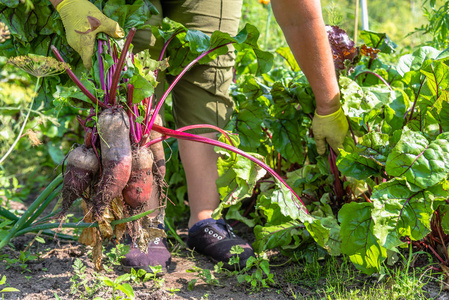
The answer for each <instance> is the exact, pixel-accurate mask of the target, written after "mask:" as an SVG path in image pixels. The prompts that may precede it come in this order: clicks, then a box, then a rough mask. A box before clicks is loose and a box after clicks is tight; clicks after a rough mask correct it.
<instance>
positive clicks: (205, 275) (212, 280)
mask: <svg viewBox="0 0 449 300" xmlns="http://www.w3.org/2000/svg"><path fill="white" fill-rule="evenodd" d="M186 272H187V273H197V274H196V275H195V276H196V277H197V278H195V279H192V280H190V281H189V284H188V286H187V289H188V290H189V291H193V288H194V286H195V284H196V283H197V282H198V280H199V279H201V280H202V281H204V282H205V283H206V284H208V285H213V286H219V285H220V281H219V280H218V278H216V277H215V276H214V275H213V274H212V272H211V271H210V270H208V269H201V268H199V267H196V266H194V267H193V268H191V269H188V270H186Z"/></svg>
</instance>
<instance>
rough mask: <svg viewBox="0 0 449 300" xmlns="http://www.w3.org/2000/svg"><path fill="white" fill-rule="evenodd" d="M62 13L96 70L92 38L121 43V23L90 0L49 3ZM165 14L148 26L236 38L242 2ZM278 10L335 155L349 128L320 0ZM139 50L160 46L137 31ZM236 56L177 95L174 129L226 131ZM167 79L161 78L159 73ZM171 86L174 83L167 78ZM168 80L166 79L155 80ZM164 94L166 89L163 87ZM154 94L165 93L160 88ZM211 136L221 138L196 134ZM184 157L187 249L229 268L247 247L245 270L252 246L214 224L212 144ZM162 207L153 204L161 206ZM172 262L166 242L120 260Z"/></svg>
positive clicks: (192, 0) (282, 2)
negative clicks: (171, 24) (175, 25)
mask: <svg viewBox="0 0 449 300" xmlns="http://www.w3.org/2000/svg"><path fill="white" fill-rule="evenodd" d="M50 1H51V3H52V4H53V6H54V7H55V8H56V9H57V11H58V12H59V14H60V16H61V18H62V21H63V23H64V27H65V30H66V34H67V40H68V43H69V44H70V45H71V46H72V47H73V48H74V49H75V50H76V51H77V52H78V53H79V54H80V55H81V58H82V59H83V62H84V65H85V66H87V67H90V66H91V56H92V54H93V51H94V50H93V49H94V42H95V35H96V34H97V33H98V32H105V33H107V34H109V35H110V36H112V37H115V38H118V37H123V35H124V34H123V31H122V30H121V28H120V27H119V26H118V24H117V23H116V22H114V21H112V20H111V19H109V18H107V17H106V16H104V15H103V14H102V13H101V12H100V11H99V10H98V9H97V8H96V7H95V6H94V5H93V4H91V3H90V2H89V1H88V0H50ZM151 2H152V3H153V4H154V5H155V7H156V8H157V10H158V11H159V12H160V14H159V15H157V16H152V17H151V19H150V20H149V22H150V24H151V25H158V24H161V22H162V19H163V18H164V17H168V18H170V19H172V20H174V21H177V22H179V23H182V24H184V25H185V26H186V27H187V28H189V29H197V30H201V31H203V32H205V33H207V34H211V33H212V32H214V31H215V30H220V31H223V32H227V33H229V34H231V35H235V34H237V30H238V25H239V20H240V15H241V6H242V0H176V1H174V0H152V1H151ZM272 7H273V12H274V14H275V17H276V19H277V21H278V23H279V25H280V26H281V28H282V30H283V32H284V35H285V38H286V40H287V42H288V44H289V45H290V48H291V50H292V52H293V54H294V56H295V58H296V60H297V61H298V63H299V65H300V67H301V70H302V71H303V72H304V74H305V75H306V76H307V79H308V80H309V83H310V85H311V87H312V89H313V92H314V95H315V99H316V113H315V117H314V119H313V124H312V127H313V133H314V137H315V141H316V145H317V150H318V153H319V154H324V153H325V151H326V142H327V143H329V145H330V146H331V147H332V148H333V149H334V151H338V147H339V146H341V145H342V143H343V139H344V137H345V135H346V132H347V130H348V124H347V121H346V117H345V115H344V112H343V110H342V109H341V107H340V93H339V88H338V84H337V80H336V76H335V70H334V64H333V60H332V54H331V50H330V46H329V43H328V39H327V35H326V31H325V28H324V22H323V19H322V14H321V6H320V1H319V0H273V1H272ZM133 44H134V50H133V51H134V52H135V53H136V52H138V51H141V50H143V49H148V48H149V49H150V53H151V55H152V57H158V56H159V53H158V52H160V50H161V48H162V43H161V42H160V41H156V40H155V38H154V37H153V36H152V34H151V30H150V29H147V30H141V31H138V32H137V33H136V35H135V37H134V39H133ZM233 65H234V52H233V50H232V49H230V51H229V52H228V53H227V54H226V55H221V56H219V57H218V58H217V59H216V60H214V61H213V62H210V63H208V64H206V65H196V66H194V67H193V68H192V69H191V70H190V71H189V72H188V73H187V74H186V75H185V76H184V77H183V79H182V80H181V81H180V82H179V83H178V84H177V85H176V88H175V89H174V90H173V115H174V119H175V122H176V126H177V127H182V126H186V125H192V124H213V125H216V126H218V127H224V126H225V125H226V123H227V122H228V121H229V119H230V117H231V114H232V112H233V102H232V100H231V98H230V96H229V92H228V89H229V86H230V83H231V80H232V67H233ZM161 76H164V74H161ZM166 80H168V81H169V82H170V80H173V78H171V77H169V76H166ZM158 81H159V82H163V78H162V77H160V78H158ZM158 87H159V88H160V89H163V88H164V84H163V83H160V84H159V85H158ZM156 94H157V95H162V92H161V91H160V90H159V91H158V90H156ZM194 133H197V134H201V135H203V136H205V137H208V138H213V139H215V138H216V133H214V132H211V131H208V130H204V129H202V130H197V131H196V132H194ZM178 143H179V152H180V156H181V160H182V163H183V166H184V170H185V173H186V178H187V189H188V199H189V205H190V219H189V224H188V226H189V232H188V241H187V245H188V246H189V248H191V249H195V250H197V251H198V252H200V253H202V254H205V255H206V256H209V257H210V258H211V259H212V260H214V261H223V262H224V263H225V264H226V262H228V260H229V258H230V257H231V254H230V249H231V247H232V246H234V245H240V246H241V247H243V249H244V252H243V253H242V254H240V255H239V256H240V263H241V266H242V267H243V266H245V265H246V260H247V259H248V258H249V257H250V256H252V255H254V252H253V250H252V248H251V246H250V245H249V244H248V243H247V242H246V241H244V240H243V239H241V238H240V237H238V236H236V235H235V234H234V233H233V232H232V229H231V227H230V226H229V225H227V224H226V223H225V221H224V220H222V219H220V220H214V219H212V218H211V214H212V212H213V211H214V210H215V209H216V208H217V207H218V205H219V203H220V198H219V194H218V192H217V188H216V185H215V181H216V180H217V178H218V172H217V158H218V155H217V153H215V151H214V148H213V146H210V145H206V144H201V143H195V142H190V141H185V140H179V141H178ZM158 204H159V203H154V205H153V204H152V205H153V207H157V206H158ZM170 260H171V256H170V252H169V251H168V249H167V247H166V244H165V241H159V240H156V241H153V242H151V243H150V244H149V245H148V253H147V254H146V253H141V252H140V251H139V250H138V249H137V248H134V247H132V248H131V251H130V252H129V254H128V255H127V256H126V257H125V258H124V259H123V260H122V264H123V265H124V266H126V267H128V268H130V267H133V268H135V269H139V268H144V269H148V265H152V266H156V265H161V266H162V267H163V268H166V267H168V265H169V264H170Z"/></svg>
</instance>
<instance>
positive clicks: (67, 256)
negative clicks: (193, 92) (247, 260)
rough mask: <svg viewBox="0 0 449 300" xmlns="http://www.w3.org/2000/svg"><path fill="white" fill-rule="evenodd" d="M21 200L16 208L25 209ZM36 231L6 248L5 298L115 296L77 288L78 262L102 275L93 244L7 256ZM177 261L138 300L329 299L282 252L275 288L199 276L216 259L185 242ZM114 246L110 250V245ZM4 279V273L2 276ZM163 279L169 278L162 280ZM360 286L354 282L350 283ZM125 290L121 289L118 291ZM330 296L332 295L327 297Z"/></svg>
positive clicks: (440, 295)
mask: <svg viewBox="0 0 449 300" xmlns="http://www.w3.org/2000/svg"><path fill="white" fill-rule="evenodd" d="M24 208H25V207H20V205H16V207H15V209H24ZM236 232H237V233H238V234H240V235H243V237H244V238H248V239H250V238H251V235H252V234H251V233H250V231H249V230H247V231H246V232H244V231H242V230H239V228H237V229H236ZM178 234H179V235H180V237H181V238H185V237H186V230H185V229H184V230H179V231H178ZM33 238H34V235H25V236H21V237H17V238H15V239H14V240H12V242H11V244H12V246H7V247H5V248H4V249H2V250H1V251H0V259H1V261H0V277H3V275H5V276H6V284H5V285H3V286H1V287H0V290H1V289H2V288H5V287H6V286H9V287H13V288H16V289H18V290H19V292H7V293H3V297H4V299H24V300H38V299H39V300H44V299H93V298H95V297H101V298H102V299H112V296H113V294H112V289H111V288H110V287H108V286H106V285H104V284H103V285H102V286H100V288H99V289H98V291H97V292H96V293H95V294H94V295H93V296H92V297H88V296H87V295H88V294H87V292H86V290H85V288H84V287H82V285H80V286H79V287H78V288H76V289H73V287H74V286H75V284H76V283H78V284H79V283H80V280H73V278H74V276H75V275H76V274H75V270H74V263H75V260H77V259H79V260H80V261H81V262H82V263H83V265H84V266H86V268H85V270H84V271H83V272H82V273H83V275H85V278H86V279H87V282H88V286H90V287H91V288H92V287H93V285H94V283H95V282H96V280H95V278H98V274H96V273H95V271H94V265H93V263H92V261H91V257H90V249H91V248H90V247H86V246H84V245H81V244H79V243H77V242H73V241H71V242H67V241H63V240H55V239H52V238H47V237H45V238H44V240H45V243H39V242H34V243H33V246H32V247H31V248H30V250H29V251H30V253H31V254H32V255H35V256H36V257H35V258H34V259H32V260H29V261H26V262H25V265H21V264H20V263H11V262H10V261H9V262H8V261H7V260H6V259H13V258H19V255H20V253H21V252H20V251H24V250H25V248H26V247H27V245H28V244H29V243H30V241H32V240H33ZM171 250H172V256H173V257H172V260H173V261H172V264H171V267H170V269H169V271H168V273H166V274H165V275H164V276H163V277H159V278H158V280H159V281H160V282H161V283H160V286H158V285H157V282H156V281H155V280H149V281H147V282H146V283H144V284H142V283H131V282H130V284H131V285H132V287H133V289H134V293H135V298H136V299H192V300H195V299H198V300H199V299H220V300H222V299H234V300H236V299H256V300H258V299H311V298H314V299H320V298H321V299H324V297H325V294H323V293H322V292H319V291H318V290H320V289H322V288H323V287H324V285H325V282H324V281H323V280H321V279H320V280H319V281H317V282H316V283H315V284H310V283H309V282H307V281H298V282H297V283H295V284H294V283H291V281H288V280H286V276H285V274H286V272H288V271H289V270H292V269H294V268H298V267H299V266H298V264H297V263H291V262H289V261H288V259H287V258H286V257H284V256H282V255H280V254H279V253H278V252H276V251H273V252H270V253H269V256H270V264H271V265H273V266H274V265H280V267H273V268H271V269H270V272H271V273H272V274H274V282H275V284H270V287H269V288H263V289H260V290H259V291H253V290H252V289H251V286H250V285H249V284H243V283H242V284H239V283H238V281H237V278H236V276H231V277H230V276H227V275H224V274H215V276H216V278H218V280H219V283H218V285H211V284H206V283H205V282H204V281H202V280H201V279H199V278H198V276H197V275H198V272H187V270H189V269H192V268H194V267H197V268H201V269H208V270H211V271H212V273H213V270H214V264H213V263H212V262H211V261H209V260H208V259H207V258H206V257H204V256H202V255H200V254H198V253H196V252H192V251H189V250H188V249H181V248H180V247H179V244H177V243H174V246H173V247H172V249H171ZM106 251H108V250H106ZM122 274H124V272H123V270H122V269H121V267H120V266H119V265H117V266H112V267H111V270H110V272H106V271H102V272H101V274H100V275H103V276H107V277H109V278H111V279H112V280H114V279H115V278H117V277H118V276H120V275H122ZM0 279H1V278H0ZM194 279H198V281H197V283H196V284H195V285H194V288H193V289H192V290H189V288H188V286H189V282H190V281H192V280H194ZM376 280H377V279H375V278H373V277H370V276H365V277H363V278H360V280H359V282H360V284H359V286H357V287H356V288H359V289H363V288H364V286H363V285H366V286H373V285H375V284H376ZM162 281H163V282H162ZM347 288H348V289H349V288H351V289H352V288H354V287H353V286H349V285H348V287H347ZM425 289H426V290H427V291H428V294H427V295H428V296H429V297H428V298H429V299H440V300H443V299H449V294H448V293H446V292H442V291H441V289H440V287H439V285H438V284H436V283H434V282H433V281H432V282H431V283H429V284H428V285H427V286H426V287H425ZM119 294H120V295H123V294H122V293H121V292H118V291H116V295H119ZM325 299H330V298H327V297H326V298H325Z"/></svg>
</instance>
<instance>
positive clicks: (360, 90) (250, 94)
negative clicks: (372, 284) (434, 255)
mask: <svg viewBox="0 0 449 300" xmlns="http://www.w3.org/2000/svg"><path fill="white" fill-rule="evenodd" d="M18 5H19V4H18ZM369 5H370V6H369V12H370V22H371V29H372V30H374V31H380V32H386V33H387V34H388V35H389V36H390V38H391V37H393V38H392V40H393V41H394V42H396V44H398V45H399V46H398V47H396V45H394V43H393V42H392V41H391V40H390V39H388V38H386V36H385V35H384V34H377V33H373V32H363V33H359V36H358V38H359V39H358V40H363V42H365V43H366V44H368V46H370V47H374V46H376V47H378V48H379V49H382V53H381V55H380V59H376V60H374V59H369V58H363V59H362V60H361V62H360V63H359V64H358V65H357V66H356V67H355V68H354V69H351V70H349V68H348V70H346V71H344V72H342V73H341V74H340V85H341V88H342V94H343V97H342V98H343V101H344V109H345V112H346V113H347V115H348V117H349V118H350V122H351V126H352V128H353V130H354V132H355V135H356V136H357V137H358V138H359V143H358V144H357V145H355V144H354V143H353V142H351V140H349V141H347V142H346V143H345V149H344V150H342V152H341V155H340V156H339V158H338V160H337V165H338V166H339V170H340V171H341V173H342V174H343V175H345V176H347V178H349V179H348V180H346V181H345V182H344V188H345V190H353V191H356V190H357V189H359V190H362V193H359V192H354V197H355V198H351V200H350V201H348V203H345V204H343V203H342V202H340V203H338V201H341V200H342V199H337V200H338V201H337V202H336V198H337V197H336V195H335V194H337V193H336V192H335V190H334V184H335V182H334V180H335V179H337V178H336V177H335V174H334V173H332V171H331V170H330V167H329V164H328V161H327V158H324V157H320V156H318V155H317V153H316V151H315V146H314V141H313V139H312V137H311V135H310V130H309V128H310V123H311V119H310V117H311V114H312V113H313V111H314V99H313V95H312V92H311V90H310V87H309V86H308V83H307V80H306V79H305V78H304V76H303V75H302V74H301V73H300V72H299V70H298V69H296V68H292V69H290V68H289V67H287V66H288V65H290V66H292V64H291V63H290V64H288V59H287V60H286V61H284V59H282V58H281V56H282V57H287V58H289V57H290V59H291V54H290V53H289V51H288V49H287V48H286V47H285V46H286V43H285V40H284V39H283V38H282V34H281V32H280V29H279V27H278V26H277V25H276V23H275V20H274V17H273V16H272V15H271V13H270V10H269V5H265V4H261V3H258V2H257V1H255V0H252V1H245V2H244V7H243V11H242V13H243V19H242V26H243V24H244V23H246V22H248V23H252V24H254V25H255V27H257V28H259V29H262V30H260V31H261V39H260V42H259V43H260V45H261V46H262V47H265V49H267V50H270V51H271V52H273V53H274V51H275V50H276V51H277V53H280V54H282V55H276V56H275V66H274V68H273V69H272V70H271V71H269V72H264V74H262V75H260V74H257V73H258V72H257V71H256V70H257V69H258V65H257V64H255V63H254V61H255V58H256V57H255V56H251V54H248V53H246V52H244V51H245V49H243V52H242V53H245V55H241V54H240V55H239V56H238V58H237V65H236V73H237V77H236V84H235V85H234V86H233V88H232V91H231V92H232V95H233V97H234V99H235V100H236V106H237V108H236V113H235V114H234V119H233V122H231V124H230V127H229V128H228V129H231V130H233V131H235V132H238V133H239V137H238V138H237V137H234V139H235V143H236V144H238V145H239V146H240V148H241V149H244V150H245V151H249V152H257V153H258V155H259V157H260V158H263V159H264V160H265V162H266V163H267V164H268V165H269V166H270V167H271V168H273V169H275V170H276V171H277V172H278V173H280V174H281V175H282V176H283V177H284V178H285V179H286V181H287V182H288V184H289V185H291V186H292V187H293V188H294V189H295V191H296V192H297V193H298V194H300V195H302V196H301V197H302V198H303V200H304V201H305V202H306V204H307V205H308V208H309V211H310V215H306V214H305V213H304V211H302V210H301V209H299V208H301V207H302V206H301V205H300V204H299V203H298V202H297V201H296V200H295V199H294V198H293V197H292V196H291V195H290V194H289V193H288V191H286V190H285V188H284V187H283V186H281V185H279V184H278V183H276V182H274V181H273V179H272V178H271V177H268V176H265V173H264V172H263V171H261V170H260V169H258V168H257V167H256V166H255V165H254V164H252V163H249V162H248V161H247V160H244V159H241V158H240V157H238V156H236V155H235V154H232V153H229V152H227V151H221V152H220V153H221V154H222V155H223V157H222V159H221V160H220V162H219V172H220V175H222V177H221V178H220V180H219V182H218V184H219V192H220V194H221V195H222V196H223V200H224V201H223V202H222V204H221V206H220V209H219V211H217V214H220V213H223V214H226V216H227V217H228V219H234V220H238V221H241V222H243V223H245V224H246V225H248V226H250V227H254V233H255V236H256V242H255V244H254V247H255V249H256V250H257V251H265V250H266V249H268V248H274V247H280V248H282V250H283V253H284V254H289V255H291V254H292V253H296V255H306V254H304V253H307V251H303V250H304V249H312V250H314V251H321V253H324V250H326V251H327V252H328V253H330V254H331V255H340V254H341V253H343V254H347V255H349V256H350V258H351V260H352V261H353V262H354V263H355V264H356V265H357V266H358V267H359V268H360V269H362V270H363V271H365V272H366V273H372V272H375V271H380V270H381V269H382V263H383V261H384V260H385V259H386V258H387V256H388V255H389V254H388V252H389V251H393V252H394V251H397V247H398V246H403V242H404V241H403V239H404V238H408V239H411V240H416V241H418V240H420V239H422V238H423V237H424V236H425V235H426V234H428V233H429V232H430V227H431V226H430V222H431V220H432V216H433V215H434V213H435V211H437V210H439V211H442V212H446V211H447V205H445V202H444V201H443V200H444V199H446V198H447V186H448V184H447V173H448V171H449V170H448V169H447V166H448V165H449V164H447V162H448V161H449V157H448V156H447V153H449V144H448V142H447V140H448V139H447V133H445V132H446V131H448V129H449V125H448V123H447V121H446V120H447V116H449V105H448V104H447V103H448V101H447V93H448V92H447V90H448V86H447V82H449V81H448V75H447V74H449V72H448V71H447V68H448V66H447V57H448V55H447V50H446V52H442V50H444V47H445V46H447V38H446V36H445V35H444V33H445V32H447V28H449V26H448V22H446V19H445V18H446V15H445V14H444V12H445V10H447V2H445V3H443V2H438V1H437V2H435V1H429V2H424V3H416V2H412V1H392V2H386V1H370V2H369ZM421 6H423V7H424V9H421ZM39 7H40V8H39V9H42V10H45V9H47V7H46V4H44V5H40V6H39ZM417 7H418V8H417ZM441 8H442V11H441ZM323 9H324V12H325V13H324V14H325V18H326V20H327V22H328V23H331V24H334V25H339V26H340V27H342V28H344V29H346V30H347V31H348V32H349V35H351V33H352V32H353V31H352V30H353V26H354V25H353V24H354V3H351V2H346V1H345V2H344V3H343V2H342V3H336V2H327V1H323ZM441 12H443V13H441ZM53 16H54V18H52V22H54V23H52V27H53V29H55V30H60V29H61V26H60V21H59V19H58V16H56V15H54V14H53ZM428 21H430V22H428ZM267 24H269V26H267ZM264 28H265V30H263V29H264ZM416 28H418V29H416ZM415 30H416V32H415V33H413V34H409V33H411V32H413V31H415ZM425 32H430V33H432V34H424V33H425ZM63 42H64V41H63V39H62V40H58V43H63ZM424 44H427V45H431V46H433V47H434V48H432V47H424V48H418V47H417V45H424ZM9 46H10V45H9ZM395 48H396V49H398V50H395ZM9 49H12V48H9ZM66 51H67V54H68V55H70V53H71V51H70V49H69V50H67V49H66ZM395 51H396V53H395ZM72 54H73V53H72ZM73 55H74V56H73V57H72V58H73V61H76V54H73ZM248 57H249V59H248ZM0 65H1V66H2V73H1V82H0V109H1V110H2V119H1V121H0V122H1V125H2V127H1V129H0V155H3V154H4V153H5V151H6V149H7V148H8V145H10V144H11V143H12V141H13V140H14V138H15V135H14V133H15V132H18V128H19V127H20V125H21V120H23V116H24V111H25V109H26V107H27V104H28V103H29V101H30V96H31V93H32V92H31V91H32V90H33V82H34V80H33V78H29V77H28V75H26V74H24V73H21V72H18V71H16V70H14V69H13V68H12V67H11V66H7V65H6V64H5V59H4V58H1V59H0ZM75 71H76V72H78V73H80V70H75ZM367 71H369V72H371V74H373V73H374V74H373V75H377V77H376V76H371V75H370V76H368V75H366V72H367ZM259 75H260V76H259ZM379 77H383V78H385V80H386V81H387V82H388V83H389V86H390V88H387V87H386V86H385V84H384V82H382V81H381V80H379ZM48 80H56V81H57V82H60V83H64V82H65V81H64V78H63V77H62V79H59V78H58V79H48ZM53 83H54V82H53ZM44 86H45V87H49V86H52V87H54V86H55V85H54V84H51V85H50V84H49V82H44ZM65 88H67V86H66V87H65ZM65 88H57V89H56V90H53V91H52V92H51V93H48V90H45V91H44V89H42V90H41V91H40V93H39V95H40V99H41V101H38V102H37V103H36V105H35V107H33V114H32V118H31V121H30V122H29V123H28V125H27V129H31V130H33V132H35V134H36V137H37V138H38V139H39V140H40V141H41V142H42V143H41V144H37V143H36V142H34V145H33V144H32V143H31V142H30V139H27V138H25V137H23V138H22V139H21V141H20V144H19V145H18V147H17V149H15V151H14V152H13V154H12V155H11V156H10V157H9V158H8V161H7V162H5V164H4V165H2V166H1V169H0V182H1V183H2V190H1V191H0V197H1V202H2V205H3V206H5V207H8V206H9V201H11V200H14V201H24V200H25V199H26V198H27V197H30V193H33V192H35V191H38V190H39V188H41V187H42V186H45V185H46V184H48V183H49V182H50V180H51V178H53V177H54V176H55V174H57V173H59V172H60V170H59V169H58V167H59V166H60V164H61V162H62V161H63V158H64V155H65V154H66V153H67V152H68V150H69V149H70V147H71V146H72V145H73V144H74V143H81V142H82V134H81V133H82V131H81V129H80V128H79V126H78V125H77V122H76V119H75V116H76V114H83V109H80V108H77V105H72V104H73V103H71V102H70V99H69V96H70V93H69V92H68V91H67V89H65ZM440 91H443V92H440ZM17 93H18V95H19V96H17ZM413 103H415V104H416V107H415V104H413ZM412 105H413V109H412V110H411V108H412ZM410 111H412V112H415V111H416V114H415V116H414V118H412V117H411V116H410V119H408V120H407V119H406V118H404V117H401V116H404V115H407V114H408V113H409V112H410ZM170 112H171V107H170V102H168V105H167V109H166V114H167V115H166V120H167V127H170V128H173V123H172V121H173V120H172V117H171V114H170ZM234 124H236V127H235V128H234V127H232V125H234ZM242 124H243V125H242ZM261 128H262V129H263V130H261ZM370 128H371V130H370ZM373 128H374V130H372V129H373ZM418 142H419V143H418ZM410 144H416V145H413V146H410ZM167 146H168V147H167V151H166V156H167V177H166V180H167V182H168V184H169V185H170V189H169V190H168V196H169V198H170V199H172V201H173V202H174V204H175V205H174V206H172V205H169V208H168V211H167V215H168V218H167V220H168V222H170V224H171V225H172V226H170V227H173V225H174V224H181V223H184V224H185V222H186V221H187V216H188V213H187V212H188V208H187V206H186V200H188V199H187V197H186V184H185V178H184V174H183V172H182V165H181V164H180V161H179V157H178V151H177V142H176V141H174V140H173V141H170V142H168V143H167ZM428 148H429V149H430V150H427V149H428ZM432 150H433V151H432ZM426 151H427V152H426ZM422 153H424V154H423V155H422V156H421V154H422ZM438 153H439V154H438ZM441 162H443V163H441ZM441 164H443V166H441ZM404 165H405V166H406V167H407V168H406V170H404V169H403V166H404ZM429 165H430V166H432V167H428V166H429ZM367 191H369V192H367ZM364 193H369V196H370V197H371V198H370V201H368V202H364V201H363V198H362V197H363V195H362V194H364ZM385 195H387V196H385ZM334 196H335V197H334ZM337 196H338V195H337ZM387 199H390V200H391V201H390V202H391V203H386V200H387ZM252 206H255V208H256V209H255V210H251V207H252ZM402 208H403V209H404V212H402ZM398 211H400V212H398ZM354 212H357V214H355V213H354ZM353 215H356V217H353ZM413 215H415V216H416V215H417V216H419V217H414V216H413ZM398 220H399V221H398ZM442 221H443V222H444V224H447V222H448V221H447V218H445V219H443V220H442ZM413 222H417V223H419V226H413V225H410V224H412V223H413ZM445 230H447V228H446V227H445ZM446 233H447V232H446ZM312 241H315V242H316V244H315V243H311V242H312ZM312 244H313V245H314V246H310V245H312Z"/></svg>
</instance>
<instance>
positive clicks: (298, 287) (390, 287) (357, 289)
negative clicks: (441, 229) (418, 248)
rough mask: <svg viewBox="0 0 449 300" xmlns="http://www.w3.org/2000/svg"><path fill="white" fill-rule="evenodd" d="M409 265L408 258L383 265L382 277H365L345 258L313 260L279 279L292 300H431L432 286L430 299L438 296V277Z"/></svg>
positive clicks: (288, 271)
mask: <svg viewBox="0 0 449 300" xmlns="http://www.w3.org/2000/svg"><path fill="white" fill-rule="evenodd" d="M414 255H416V254H414ZM409 257H410V256H409ZM411 262H412V257H410V259H409V260H405V259H404V260H403V262H402V263H399V264H397V265H396V266H394V267H391V266H385V274H383V275H379V274H374V275H370V276H369V275H365V274H363V273H361V272H360V271H358V270H356V269H355V268H354V266H353V265H352V264H351V262H350V261H349V259H348V258H347V257H344V256H343V257H327V258H326V259H323V260H318V259H316V258H315V259H313V261H312V262H309V263H298V264H297V265H295V266H292V267H290V268H288V269H287V270H286V271H285V272H284V274H283V278H282V279H283V280H284V281H285V282H286V284H287V286H288V288H287V294H290V295H289V296H291V297H293V298H294V299H336V300H338V299H351V300H358V299H376V300H384V299H385V300H394V299H407V300H408V299H410V300H413V299H434V298H432V297H431V293H429V292H426V286H427V290H429V289H430V288H429V287H430V286H431V287H432V289H433V293H432V295H433V297H435V295H438V294H440V293H441V292H442V291H441V289H440V288H439V286H440V285H439V282H440V280H439V279H438V276H437V275H438V274H436V273H432V268H431V267H430V266H429V265H428V264H427V265H426V266H425V267H422V268H412V267H411Z"/></svg>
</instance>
